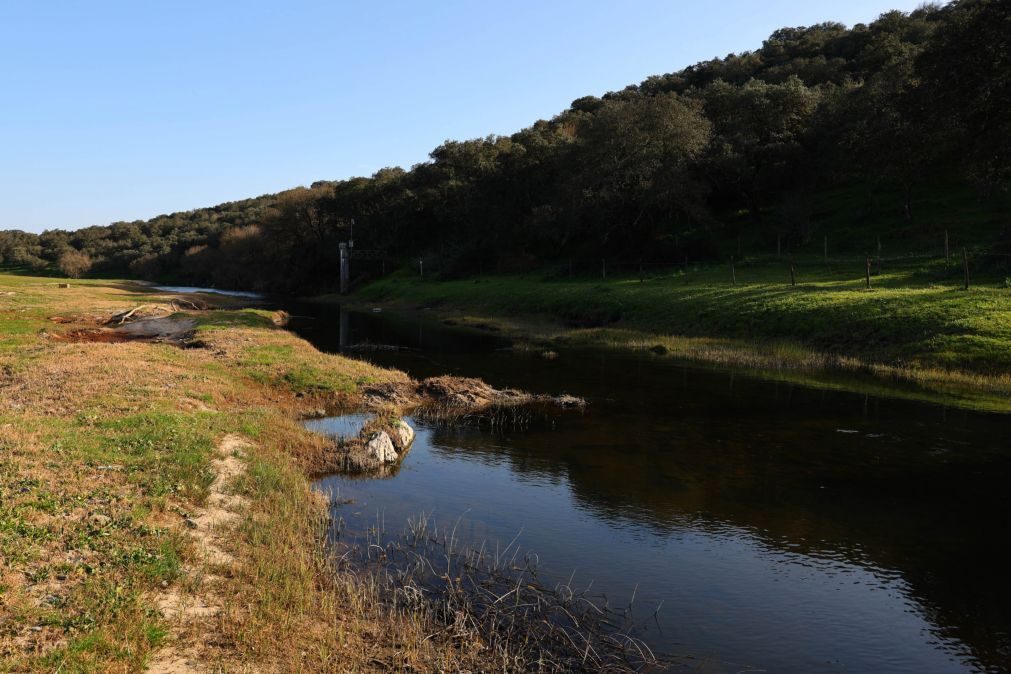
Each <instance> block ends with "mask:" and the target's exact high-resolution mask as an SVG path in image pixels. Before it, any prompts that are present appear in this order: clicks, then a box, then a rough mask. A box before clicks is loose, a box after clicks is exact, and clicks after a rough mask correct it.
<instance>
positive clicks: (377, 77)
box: [0, 0, 920, 231]
mask: <svg viewBox="0 0 1011 674" xmlns="http://www.w3.org/2000/svg"><path fill="white" fill-rule="evenodd" d="M918 4H920V0H915V1H912V0H849V1H848V2H846V3H839V2H827V1H812V0H808V1H803V0H769V1H766V2H762V3H755V2H745V1H743V0H724V1H723V2H697V1H695V2H680V1H674V0H667V1H666V2H664V1H661V0H624V1H620V2H619V1H618V0H540V1H534V0H512V1H511V2H499V3H491V2H479V1H476V0H475V1H473V2H462V1H445V2H440V1H437V0H430V1H429V2H420V1H416V2H408V1H406V0H404V1H397V2H391V1H378V2H370V3H366V2H355V3H350V2H338V1H331V2H323V1H319V2H302V1H299V0H287V1H285V2H281V1H280V0H278V1H276V2H257V1H255V0H247V1H245V2H230V1H228V2H226V1H224V0H218V1H215V2H207V1H206V0H204V1H200V2H191V1H189V0H176V1H173V2H168V1H164V2H153V1H152V2H147V1H144V2H138V1H136V0H132V1H130V2H118V1H117V2H113V1H102V0H94V1H93V2H85V1H84V0H79V1H74V2H71V1H69V0H47V1H46V2H34V1H32V0H0V62H2V64H3V67H2V69H0V229H12V228H17V229H27V230H31V231H41V230H42V229H46V228H76V227H82V226H86V225H92V224H107V223H109V222H111V221H114V220H133V219H141V218H145V219H146V218H148V217H151V216H154V215H158V214H160V213H167V212H172V211H179V210H188V209H191V208H196V207H200V206H209V205H213V204H217V203H220V202H223V201H229V200H233V199H240V198H244V197H248V196H256V195H259V194H263V193H267V192H276V191H278V190H281V189H285V188H288V187H293V186H295V185H301V184H309V183H311V182H313V181H315V180H321V179H337V178H345V177H349V176H354V175H370V174H372V173H373V172H374V171H375V170H377V169H379V168H382V167H383V166H394V165H401V166H404V167H409V166H411V165H412V164H415V163H418V162H420V161H424V160H425V159H426V158H427V156H428V152H429V151H430V150H432V149H433V148H434V147H435V146H436V145H438V144H439V143H441V142H442V141H443V140H445V139H447V138H453V139H465V138H474V137H478V136H484V135H487V134H489V133H502V134H507V133H511V132H513V131H516V130H518V129H520V128H522V127H524V126H527V125H529V124H530V123H532V122H533V121H535V120H537V119H540V118H548V117H551V116H552V115H554V114H556V113H557V112H559V111H561V110H562V109H564V108H565V107H566V106H567V105H568V104H569V103H570V102H571V101H572V100H573V99H575V98H578V97H580V96H583V95H587V94H597V95H599V94H602V93H604V92H607V91H611V90H614V89H620V88H622V87H624V86H625V85H627V84H631V83H635V82H639V81H641V80H643V79H644V78H646V77H647V76H649V75H652V74H657V73H663V72H670V71H673V70H677V69H679V68H681V67H683V66H686V65H689V64H691V63H694V62H696V61H699V60H702V59H706V58H711V57H714V56H723V55H726V54H727V53H729V52H737V51H743V50H746V49H754V48H757V47H758V46H760V45H761V42H762V40H763V39H764V38H765V37H767V36H768V34H769V33H770V32H771V31H773V30H774V29H776V28H779V27H782V26H786V25H790V26H796V25H807V24H811V23H816V22H818V21H824V20H835V21H842V22H843V23H846V24H847V25H852V24H854V23H858V22H867V21H870V20H873V19H874V18H875V17H876V16H877V15H878V14H880V13H881V12H883V11H886V10H888V9H901V10H904V11H909V10H912V9H914V8H915V7H916V6H917V5H918Z"/></svg>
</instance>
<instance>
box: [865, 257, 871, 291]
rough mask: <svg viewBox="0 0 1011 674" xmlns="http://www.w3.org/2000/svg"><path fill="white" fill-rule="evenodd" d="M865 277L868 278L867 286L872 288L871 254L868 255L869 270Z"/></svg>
mask: <svg viewBox="0 0 1011 674" xmlns="http://www.w3.org/2000/svg"><path fill="white" fill-rule="evenodd" d="M865 278H866V279H867V287H868V288H870V287H871V256H870V255H868V256H867V272H866V275H865Z"/></svg>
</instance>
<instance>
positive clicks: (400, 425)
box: [394, 419, 414, 451]
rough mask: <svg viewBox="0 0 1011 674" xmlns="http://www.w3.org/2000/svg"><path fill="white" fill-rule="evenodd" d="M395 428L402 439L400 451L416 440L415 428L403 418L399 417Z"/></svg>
mask: <svg viewBox="0 0 1011 674" xmlns="http://www.w3.org/2000/svg"><path fill="white" fill-rule="evenodd" d="M394 430H396V432H397V437H398V439H399V440H400V451H404V450H406V449H407V448H408V447H410V446H411V443H412V442H414V429H413V428H411V426H410V424H408V423H407V422H406V421H404V420H403V419H397V421H396V423H395V424H394Z"/></svg>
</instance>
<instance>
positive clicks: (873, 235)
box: [0, 0, 1011, 293]
mask: <svg viewBox="0 0 1011 674" xmlns="http://www.w3.org/2000/svg"><path fill="white" fill-rule="evenodd" d="M1009 33H1011V11H1009V6H1008V3H1007V2H1006V1H1005V0H956V1H954V2H950V3H948V4H947V5H944V6H938V5H931V4H926V5H923V6H921V7H920V8H918V9H916V10H915V11H913V12H910V13H908V14H907V13H903V12H898V11H893V12H886V13H884V14H882V15H881V16H880V17H878V18H877V19H876V20H874V21H872V22H870V23H867V24H857V25H855V26H852V27H849V28H847V27H845V26H843V25H841V24H838V23H831V22H826V23H820V24H815V25H812V26H806V27H794V28H783V29H780V30H777V31H775V32H774V33H773V34H772V35H770V36H769V38H768V39H767V40H765V41H764V42H763V44H762V45H761V47H760V48H758V49H756V50H754V51H744V52H740V53H737V54H731V55H729V56H726V57H724V58H719V59H713V60H709V61H704V62H701V63H697V64H695V65H691V66H688V67H686V68H682V69H680V70H676V71H674V72H670V73H667V74H663V75H656V76H653V77H650V78H648V79H646V80H645V81H643V82H641V83H639V84H637V85H632V86H629V87H626V88H624V89H622V90H621V91H614V92H610V93H607V94H604V95H603V96H601V97H597V96H585V97H583V98H580V99H577V100H575V101H573V102H572V104H571V105H570V106H569V107H568V108H567V109H565V110H563V111H561V112H560V113H558V114H557V115H556V116H554V117H552V118H551V119H547V120H540V121H536V122H534V123H533V124H531V125H530V126H529V127H527V128H525V129H522V130H520V131H517V132H516V133H514V134H512V135H509V136H489V137H487V138H481V139H475V140H467V141H463V142H458V141H446V142H445V143H443V144H442V145H440V146H439V147H437V148H436V149H434V150H433V151H432V153H431V158H430V161H426V162H423V163H420V164H418V165H416V166H414V167H412V168H410V170H404V169H401V168H396V167H394V168H386V169H383V170H381V171H379V172H377V173H376V174H375V175H373V176H372V177H370V178H352V179H349V180H342V181H337V182H326V181H323V182H319V183H315V184H313V185H312V186H311V187H310V188H297V189H294V190H289V191H286V192H282V193H279V194H272V195H264V196H261V197H257V198H253V199H247V200H244V201H239V202H233V203H227V204H221V205H219V206H215V207H211V208H204V209H197V210H194V211H189V212H183V213H174V214H168V215H160V216H157V217H155V218H152V219H150V220H147V221H138V222H118V223H114V224H112V225H110V226H108V227H88V228H84V229H80V230H77V231H74V232H64V231H56V230H52V231H48V232H44V233H43V234H41V235H35V234H29V233H25V232H19V231H7V232H0V264H4V263H6V264H14V265H19V266H25V267H30V268H32V269H51V270H56V269H57V268H59V269H60V270H62V273H65V274H68V275H71V276H73V275H77V274H85V273H90V274H93V275H117V276H123V275H131V276H134V277H141V278H148V279H158V280H163V281H179V282H189V283H194V284H196V285H217V286H221V287H237V288H249V289H267V290H272V291H280V292H295V291H297V292H301V293H320V292H325V291H327V290H329V289H332V288H334V286H335V285H336V284H337V274H336V273H335V269H336V268H337V261H338V255H339V253H338V245H339V243H340V242H342V241H348V240H350V239H352V238H353V239H354V240H355V249H354V250H355V262H354V264H353V269H352V271H353V274H354V275H355V276H356V277H357V278H358V279H365V278H366V277H371V278H376V277H378V276H381V275H385V273H387V272H389V271H392V270H393V269H395V268H398V267H403V266H407V265H410V266H415V267H416V266H417V265H419V261H420V263H422V264H423V265H424V267H425V269H426V271H427V273H428V274H429V275H430V276H431V275H433V274H434V275H438V276H441V277H444V278H458V277H461V276H468V275H472V274H479V275H480V274H482V273H489V272H519V271H531V270H535V269H539V268H543V267H545V266H550V265H552V264H557V263H559V262H571V263H572V264H573V266H575V267H577V268H578V269H579V270H580V271H582V272H584V273H585V272H587V271H592V270H593V269H596V268H597V267H598V266H599V264H600V261H601V259H607V260H610V261H611V263H615V262H619V261H620V262H625V263H636V262H643V263H645V264H647V265H651V264H667V265H670V264H673V263H676V262H678V261H680V260H683V259H684V258H686V257H687V258H689V259H691V260H692V261H703V262H706V261H708V262H715V261H725V260H726V259H727V258H728V257H729V256H730V255H735V254H737V255H738V256H739V253H740V251H739V246H740V245H741V242H742V241H743V243H744V246H745V248H746V252H747V254H755V253H756V251H759V250H761V251H765V252H768V251H773V250H776V249H780V250H781V251H782V252H784V253H786V252H788V251H789V252H792V253H796V254H800V253H802V252H805V253H813V252H815V251H817V250H819V249H820V248H821V246H822V245H823V241H824V240H825V238H826V237H827V238H828V240H829V242H830V246H831V248H832V251H833V252H848V253H862V252H865V251H868V250H873V247H874V245H875V242H876V240H878V239H880V240H882V241H883V242H884V244H885V246H895V247H901V250H902V252H909V251H910V250H911V249H917V248H920V247H923V246H925V245H933V246H936V245H939V242H940V238H941V236H942V235H943V233H944V231H945V230H949V233H950V234H951V236H952V238H953V241H954V242H955V244H954V245H958V246H962V245H973V246H981V247H984V248H987V249H989V250H990V251H991V252H994V253H1000V254H1004V255H1007V254H1011V230H1009V228H1008V219H1007V213H1008V203H1007V188H1008V186H1009V184H1011V145H1009V143H1011V126H1009V125H1011V115H1009V114H1008V111H1009V110H1011V93H1009V92H1011V84H1009V77H1011V44H1009V42H1008V40H1007V35H1008V34H1009ZM938 202H941V203H938ZM11 224H14V223H11ZM352 230H353V231H352ZM893 250H895V248H893ZM89 270H90V271H89Z"/></svg>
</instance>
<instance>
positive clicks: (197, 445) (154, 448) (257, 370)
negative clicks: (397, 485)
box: [0, 275, 488, 672]
mask: <svg viewBox="0 0 1011 674" xmlns="http://www.w3.org/2000/svg"><path fill="white" fill-rule="evenodd" d="M160 301H161V300H159V299H158V298H157V297H152V296H151V293H150V292H148V291H146V290H145V289H144V288H142V287H139V286H132V285H130V284H119V283H111V282H98V281H95V282H82V283H74V284H73V285H72V287H71V288H67V289H60V288H57V287H56V286H55V285H53V284H51V283H49V282H48V281H47V280H46V279H32V278H30V277H19V276H6V275H0V336H2V342H0V344H2V346H0V402H2V408H0V453H2V456H3V461H2V462H0V670H3V671H39V672H41V671H54V670H59V671H64V672H73V671H78V672H84V671H110V672H117V671H122V672H127V671H141V670H143V669H144V668H145V667H147V666H148V665H150V664H151V663H154V664H155V665H156V666H157V667H156V668H160V669H162V670H163V671H168V670H167V669H166V663H168V664H171V665H172V666H176V665H178V666H179V667H191V668H193V669H195V670H196V671H209V670H215V669H223V670H227V671H278V672H280V671H284V672H287V671H321V672H322V671H326V672H330V671H375V670H376V669H377V668H381V667H390V668H395V669H403V668H407V667H410V668H414V669H415V670H418V671H435V670H458V669H463V670H466V669H470V670H479V669H487V668H488V667H487V666H486V664H484V663H483V660H482V658H483V657H484V656H485V654H484V653H483V651H482V649H481V644H480V642H476V641H473V640H468V641H459V640H453V639H450V638H428V637H430V636H431V635H432V634H433V633H434V632H435V631H437V630H433V626H432V624H431V620H433V619H434V618H433V616H431V615H423V614H417V613H413V612H410V611H405V610H403V607H400V608H397V607H396V606H394V605H391V604H390V602H389V601H388V597H387V596H385V594H384V593H385V592H387V590H388V588H386V586H384V585H383V584H382V583H381V582H379V579H378V577H377V576H374V575H371V574H369V573H359V572H356V571H355V570H354V569H353V568H351V567H348V566H341V565H335V564H334V560H333V559H331V558H330V557H329V556H328V554H327V552H326V549H325V547H324V532H325V525H326V517H327V512H326V504H325V503H324V502H323V501H322V500H321V499H320V498H319V497H318V496H316V495H314V494H313V493H312V491H311V490H310V484H309V480H308V478H307V477H306V476H307V474H309V473H310V472H311V471H312V470H313V467H314V466H318V465H319V464H320V462H321V461H322V460H323V458H322V455H323V453H324V452H325V451H327V446H326V442H325V441H324V440H323V439H321V438H320V437H319V436H316V435H315V434H312V433H309V432H307V431H305V430H304V429H303V428H302V426H301V424H300V423H299V422H298V419H299V418H301V417H302V416H305V415H307V414H314V413H318V412H319V411H320V410H321V409H330V408H338V407H341V406H347V405H353V404H356V403H357V402H358V401H359V396H360V393H361V389H362V387H364V386H373V387H375V386H382V385H391V386H393V387H396V386H398V385H399V384H401V383H403V382H405V381H407V379H406V377H405V375H403V374H401V373H399V372H394V371H391V370H385V369H381V368H377V367H373V366H371V365H368V364H366V363H362V362H359V361H352V360H348V359H344V358H341V357H338V356H329V355H325V354H322V353H319V352H318V351H316V350H315V349H313V348H312V347H311V346H310V345H309V344H308V343H306V342H304V341H303V340H300V339H298V338H297V337H295V336H293V335H291V334H290V333H288V332H286V331H283V330H280V329H278V328H277V326H276V325H275V319H276V317H274V316H272V315H270V314H268V313H266V312H260V311H250V310H243V311H213V312H194V313H192V317H193V318H195V319H196V320H197V324H196V327H195V329H194V332H193V334H192V335H189V336H188V337H187V339H186V340H185V341H186V343H185V346H186V347H188V348H183V347H182V346H180V345H176V344H170V343H150V342H137V341H131V342H122V343H104V342H97V343H88V342H76V343H75V342H67V341H63V340H61V339H60V338H59V336H60V335H61V334H66V333H67V332H69V331H71V330H79V329H86V328H89V327H93V326H97V325H99V324H100V323H101V321H103V320H105V319H106V318H108V317H109V316H111V315H113V314H115V313H117V312H123V311H124V310H128V309H129V308H131V307H134V306H137V305H139V304H148V305H151V304H157V303H158V302H160ZM164 304H166V306H169V308H170V309H171V308H172V307H171V306H170V305H169V304H168V300H167V299H166V300H165V301H164ZM53 317H58V320H52V319H53ZM225 438H242V439H243V442H244V443H245V445H244V447H243V449H242V451H241V452H236V453H235V455H234V456H233V455H229V456H224V457H223V456H221V455H219V453H218V452H217V449H219V448H220V447H221V446H222V445H221V443H222V442H223V440H224V439H225ZM225 461H230V462H232V463H229V464H228V465H232V466H233V467H234V466H235V465H236V464H235V462H239V463H241V469H235V470H234V471H233V472H234V478H231V477H230V478H229V479H227V480H223V479H222V478H221V475H222V470H224V469H223V466H224V465H225V464H224V463H223V462H225ZM229 471H232V469H229ZM228 475H232V472H228ZM222 502H228V503H230V504H231V505H230V506H229V513H232V514H231V515H229V516H228V517H224V518H223V519H221V520H220V521H217V520H216V519H215V517H212V516H211V515H208V513H213V512H214V508H216V507H218V506H219V505H220V503H222ZM208 518H210V519H208ZM210 521H214V522H215V523H214V524H212V525H209V524H208V522H210ZM194 526H195V527H196V529H194V528H193V527H194ZM208 527H210V528H209V529H208ZM208 536H210V537H211V538H208ZM209 540H213V546H214V549H215V550H217V552H214V553H213V554H208V549H209V548H208V541H209ZM180 607H188V608H180ZM181 611H182V613H180V612H181ZM180 615H183V616H185V617H186V619H185V620H182V619H180ZM183 671H184V670H183Z"/></svg>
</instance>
